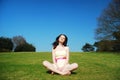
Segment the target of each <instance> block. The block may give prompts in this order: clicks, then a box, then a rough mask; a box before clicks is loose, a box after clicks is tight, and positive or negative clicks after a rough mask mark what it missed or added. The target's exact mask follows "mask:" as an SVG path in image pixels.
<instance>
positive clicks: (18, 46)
mask: <svg viewBox="0 0 120 80" xmlns="http://www.w3.org/2000/svg"><path fill="white" fill-rule="evenodd" d="M12 40H13V43H14V51H15V52H21V51H35V47H34V46H33V45H32V44H29V43H28V42H27V41H26V40H25V38H24V37H22V36H15V37H13V39H12Z"/></svg>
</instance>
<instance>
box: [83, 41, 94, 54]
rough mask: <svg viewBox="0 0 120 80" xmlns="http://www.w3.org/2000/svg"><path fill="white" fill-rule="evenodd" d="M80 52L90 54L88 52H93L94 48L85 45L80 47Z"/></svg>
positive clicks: (87, 44)
mask: <svg viewBox="0 0 120 80" xmlns="http://www.w3.org/2000/svg"><path fill="white" fill-rule="evenodd" d="M82 50H83V51H84V52H90V51H94V46H93V45H91V44H89V43H86V44H85V45H84V46H83V47H82Z"/></svg>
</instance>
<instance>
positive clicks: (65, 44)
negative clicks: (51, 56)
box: [52, 34, 68, 49]
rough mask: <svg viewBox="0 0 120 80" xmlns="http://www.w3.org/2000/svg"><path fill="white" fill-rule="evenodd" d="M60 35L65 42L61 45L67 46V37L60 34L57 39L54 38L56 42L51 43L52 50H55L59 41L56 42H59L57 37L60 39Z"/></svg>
mask: <svg viewBox="0 0 120 80" xmlns="http://www.w3.org/2000/svg"><path fill="white" fill-rule="evenodd" d="M61 35H63V36H65V41H64V43H63V45H64V46H67V42H68V38H67V36H66V35H65V34H60V35H59V36H58V37H56V40H55V41H54V42H53V43H52V45H53V49H55V48H56V47H57V45H58V44H59V41H58V40H59V37H60V36H61Z"/></svg>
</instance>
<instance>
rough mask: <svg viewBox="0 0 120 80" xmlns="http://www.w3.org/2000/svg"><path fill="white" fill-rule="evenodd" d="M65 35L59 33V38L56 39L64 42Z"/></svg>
mask: <svg viewBox="0 0 120 80" xmlns="http://www.w3.org/2000/svg"><path fill="white" fill-rule="evenodd" d="M65 39H66V38H65V36H64V35H61V36H60V37H59V39H58V41H59V42H60V43H64V42H65Z"/></svg>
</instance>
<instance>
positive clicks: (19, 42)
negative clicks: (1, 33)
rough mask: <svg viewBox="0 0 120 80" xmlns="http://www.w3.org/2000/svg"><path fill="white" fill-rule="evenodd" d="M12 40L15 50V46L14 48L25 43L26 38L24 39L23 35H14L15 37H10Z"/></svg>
mask: <svg viewBox="0 0 120 80" xmlns="http://www.w3.org/2000/svg"><path fill="white" fill-rule="evenodd" d="M12 41H13V44H14V47H13V50H15V48H16V47H17V46H19V45H22V44H25V43H26V40H25V39H24V37H22V36H15V37H13V38H12Z"/></svg>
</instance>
